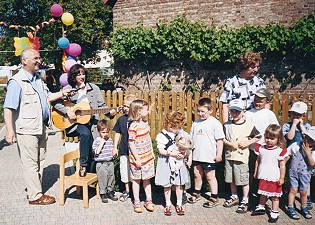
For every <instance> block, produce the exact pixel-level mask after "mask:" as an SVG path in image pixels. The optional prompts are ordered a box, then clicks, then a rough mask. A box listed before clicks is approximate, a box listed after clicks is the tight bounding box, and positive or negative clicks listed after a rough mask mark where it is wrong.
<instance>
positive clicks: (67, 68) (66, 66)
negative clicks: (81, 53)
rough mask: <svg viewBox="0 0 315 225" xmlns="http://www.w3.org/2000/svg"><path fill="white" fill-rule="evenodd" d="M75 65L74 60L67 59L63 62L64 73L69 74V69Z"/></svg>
mask: <svg viewBox="0 0 315 225" xmlns="http://www.w3.org/2000/svg"><path fill="white" fill-rule="evenodd" d="M75 64H77V62H76V61H75V60H74V59H68V60H67V61H65V68H66V71H67V72H69V71H70V69H71V67H72V66H73V65H75Z"/></svg>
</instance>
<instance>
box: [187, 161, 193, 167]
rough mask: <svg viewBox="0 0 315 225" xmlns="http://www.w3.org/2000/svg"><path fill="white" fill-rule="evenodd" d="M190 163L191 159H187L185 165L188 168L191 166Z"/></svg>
mask: <svg viewBox="0 0 315 225" xmlns="http://www.w3.org/2000/svg"><path fill="white" fill-rule="evenodd" d="M191 164H192V160H188V161H187V162H186V165H187V167H188V168H190V167H191Z"/></svg>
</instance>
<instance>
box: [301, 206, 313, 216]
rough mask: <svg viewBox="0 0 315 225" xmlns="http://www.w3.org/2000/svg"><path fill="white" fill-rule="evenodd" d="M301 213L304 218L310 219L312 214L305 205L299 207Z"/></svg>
mask: <svg viewBox="0 0 315 225" xmlns="http://www.w3.org/2000/svg"><path fill="white" fill-rule="evenodd" d="M301 214H302V215H303V216H304V218H305V219H312V214H311V212H310V210H309V209H308V207H307V206H306V207H305V208H303V207H302V208H301Z"/></svg>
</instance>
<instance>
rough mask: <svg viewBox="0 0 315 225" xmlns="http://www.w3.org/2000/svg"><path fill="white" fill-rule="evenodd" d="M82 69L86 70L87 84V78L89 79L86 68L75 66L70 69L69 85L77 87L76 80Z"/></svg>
mask: <svg viewBox="0 0 315 225" xmlns="http://www.w3.org/2000/svg"><path fill="white" fill-rule="evenodd" d="M80 69H82V70H84V73H85V82H86V78H87V72H86V70H85V68H84V66H82V65H80V64H75V65H73V66H72V67H71V68H70V71H69V74H68V84H69V85H70V86H71V87H73V88H74V87H75V85H76V81H75V78H76V76H77V75H78V74H79V73H80Z"/></svg>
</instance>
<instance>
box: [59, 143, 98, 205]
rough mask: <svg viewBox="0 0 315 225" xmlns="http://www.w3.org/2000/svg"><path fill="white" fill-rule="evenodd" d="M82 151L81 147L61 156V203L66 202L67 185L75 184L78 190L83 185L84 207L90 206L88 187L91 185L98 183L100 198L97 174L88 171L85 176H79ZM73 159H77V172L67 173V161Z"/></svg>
mask: <svg viewBox="0 0 315 225" xmlns="http://www.w3.org/2000/svg"><path fill="white" fill-rule="evenodd" d="M79 158H80V151H79V149H77V150H75V151H72V152H69V153H66V154H63V155H62V156H61V157H60V171H59V174H60V175H59V182H60V194H59V196H60V199H59V204H60V205H64V204H65V185H75V186H77V191H78V190H79V189H78V188H79V186H81V187H83V207H84V208H88V207H89V195H88V188H89V185H91V184H94V183H96V196H97V198H100V193H99V186H98V182H97V175H96V174H95V173H87V174H86V176H85V177H80V176H79V169H80V162H79ZM71 160H76V172H75V173H74V174H72V175H70V176H66V175H65V163H66V162H69V161H71Z"/></svg>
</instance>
